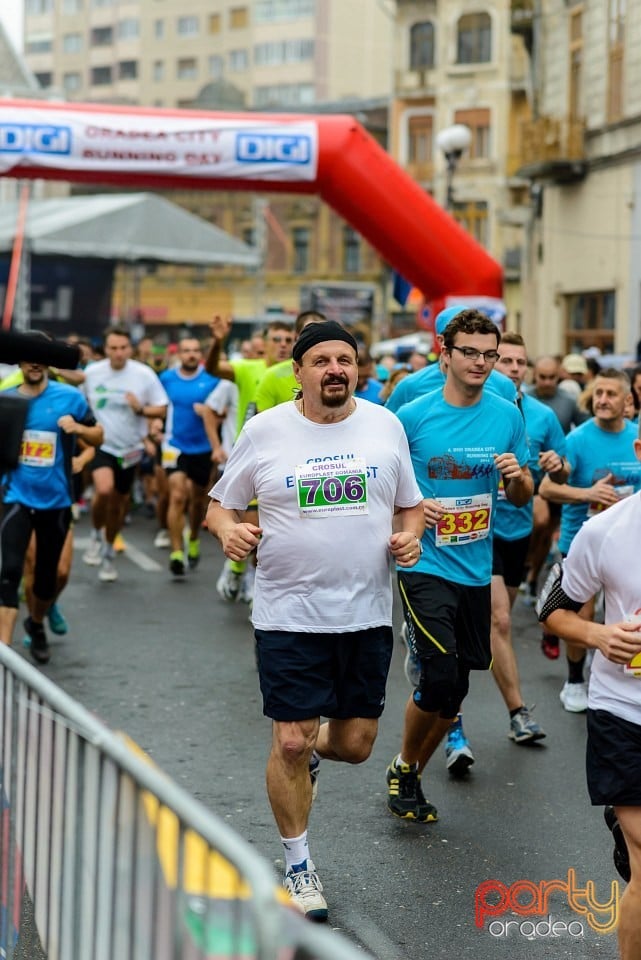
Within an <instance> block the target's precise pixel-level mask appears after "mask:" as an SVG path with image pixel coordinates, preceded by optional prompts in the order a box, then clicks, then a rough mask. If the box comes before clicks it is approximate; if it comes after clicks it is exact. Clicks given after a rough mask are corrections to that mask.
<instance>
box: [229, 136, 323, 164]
mask: <svg viewBox="0 0 641 960" xmlns="http://www.w3.org/2000/svg"><path fill="white" fill-rule="evenodd" d="M311 156H312V145H311V139H310V137H301V136H285V135H284V134H275V133H239V134H238V136H237V138H236V160H237V161H238V162H239V163H287V164H291V163H298V164H305V163H309V162H310V160H311Z"/></svg>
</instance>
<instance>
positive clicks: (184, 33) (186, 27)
mask: <svg viewBox="0 0 641 960" xmlns="http://www.w3.org/2000/svg"><path fill="white" fill-rule="evenodd" d="M176 33H177V34H178V36H179V37H195V36H197V35H198V17H178V20H177V21H176Z"/></svg>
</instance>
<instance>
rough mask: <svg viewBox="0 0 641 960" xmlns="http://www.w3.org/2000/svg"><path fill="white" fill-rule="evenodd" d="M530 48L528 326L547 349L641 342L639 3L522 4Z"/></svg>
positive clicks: (624, 347) (517, 18) (518, 11)
mask: <svg viewBox="0 0 641 960" xmlns="http://www.w3.org/2000/svg"><path fill="white" fill-rule="evenodd" d="M513 19H514V28H515V29H517V30H519V31H520V32H521V35H522V36H523V37H524V38H525V40H526V43H527V45H528V47H529V49H530V51H531V63H532V76H533V90H534V93H535V97H534V113H533V117H532V121H531V123H530V124H529V125H526V127H525V129H524V134H525V140H526V144H527V145H528V146H529V149H527V147H526V150H525V153H526V156H527V162H526V164H525V166H524V167H523V168H522V169H521V173H522V174H523V175H525V176H527V177H528V178H529V180H530V183H531V185H532V194H533V197H534V200H535V202H534V204H533V207H532V215H531V219H530V221H529V223H528V227H527V256H526V271H525V275H524V286H523V296H524V320H525V323H526V325H527V328H528V330H531V337H530V339H531V341H532V346H536V348H537V350H539V351H543V350H545V351H559V352H561V353H566V352H567V351H569V350H582V349H586V348H589V347H596V348H597V349H600V350H601V351H602V352H603V353H615V354H626V355H634V354H635V353H636V349H637V343H638V341H639V338H640V336H641V4H639V3H627V4H626V3H625V2H624V0H598V2H597V0H584V2H581V3H577V2H572V0H513Z"/></svg>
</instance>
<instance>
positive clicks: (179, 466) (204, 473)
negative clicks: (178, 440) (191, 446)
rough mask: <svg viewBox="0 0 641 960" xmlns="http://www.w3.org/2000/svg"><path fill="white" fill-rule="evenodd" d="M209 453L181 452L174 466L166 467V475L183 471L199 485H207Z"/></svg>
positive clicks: (209, 468)
mask: <svg viewBox="0 0 641 960" xmlns="http://www.w3.org/2000/svg"><path fill="white" fill-rule="evenodd" d="M211 469H212V462H211V453H181V454H180V455H179V457H178V459H177V461H176V466H175V467H166V468H165V473H166V474H167V476H168V477H170V476H171V474H172V473H185V474H187V476H188V477H189V479H190V480H191V481H192V482H193V483H195V484H196V485H197V486H199V487H208V486H209V481H210V479H211Z"/></svg>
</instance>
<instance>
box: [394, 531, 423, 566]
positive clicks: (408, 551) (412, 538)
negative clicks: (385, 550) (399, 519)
mask: <svg viewBox="0 0 641 960" xmlns="http://www.w3.org/2000/svg"><path fill="white" fill-rule="evenodd" d="M389 549H390V553H391V554H392V556H393V557H394V559H395V560H396V562H397V563H398V565H399V567H413V566H414V564H415V563H418V560H419V557H420V556H421V541H420V540H419V538H418V537H417V536H416V534H415V533H410V532H408V531H400V532H399V533H393V534H392V536H391V537H390V538H389Z"/></svg>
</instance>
